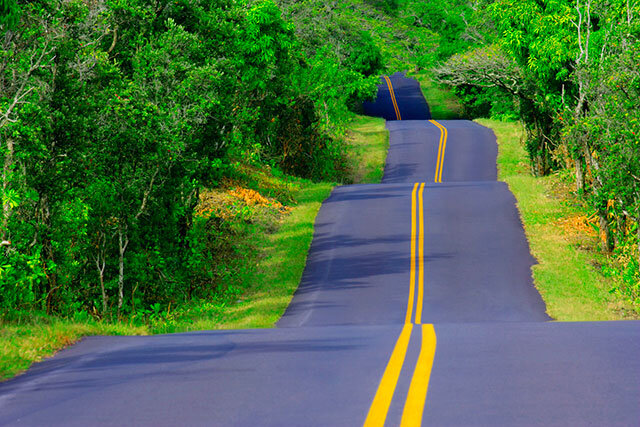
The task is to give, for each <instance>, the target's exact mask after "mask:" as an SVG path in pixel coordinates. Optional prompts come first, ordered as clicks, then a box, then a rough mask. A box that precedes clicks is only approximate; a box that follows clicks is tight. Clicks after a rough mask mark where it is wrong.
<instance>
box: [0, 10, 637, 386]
mask: <svg viewBox="0 0 640 427" xmlns="http://www.w3.org/2000/svg"><path fill="white" fill-rule="evenodd" d="M639 16H640V5H639V4H638V2H637V1H632V0H611V1H605V0H577V1H575V2H574V1H569V0H542V1H538V0H535V1H534V0H523V1H515V0H496V1H493V0H468V1H467V0H449V1H447V2H445V4H444V5H443V3H442V2H436V1H434V0H393V1H380V0H345V1H334V2H327V1H320V0H301V1H293V0H245V1H241V0H215V1H211V0H171V1H169V0H126V1H125V0H92V1H86V0H36V1H24V0H0V31H1V32H2V39H1V40H0V53H1V55H0V150H1V153H2V182H1V188H0V194H1V196H2V202H1V203H2V219H1V223H0V232H1V233H2V236H0V258H1V259H0V322H2V331H1V333H0V340H2V342H3V343H10V345H9V344H7V345H3V349H4V350H3V353H2V356H1V357H2V365H3V366H2V376H3V377H6V376H9V375H12V374H13V373H15V372H17V371H19V370H20V369H24V368H25V367H27V366H28V364H29V363H31V362H32V361H34V360H38V358H40V357H42V356H43V355H45V354H49V353H50V352H52V351H54V350H55V349H58V348H60V346H63V345H66V344H67V343H70V342H73V341H74V340H75V339H77V338H78V337H80V336H82V335H85V334H95V333H109V334H111V333H155V332H171V331H183V330H191V329H202V328H216V327H248V326H253V327H266V326H270V325H272V324H273V322H274V321H275V320H276V319H277V317H278V316H279V313H281V312H282V310H283V307H285V306H286V304H287V302H288V299H289V298H290V296H291V294H292V292H293V290H294V289H295V286H297V283H298V280H299V277H300V274H301V272H302V269H303V267H304V262H305V257H306V251H307V249H308V244H309V242H310V239H311V235H312V231H313V220H314V218H315V213H316V212H317V209H318V207H319V205H320V203H321V201H322V200H323V199H324V198H325V197H326V195H327V194H328V193H329V191H330V190H331V188H332V186H333V185H335V184H336V183H352V182H376V181H378V180H379V179H380V177H381V174H382V167H383V164H384V155H385V151H386V147H387V143H388V141H387V136H386V132H385V130H384V126H383V123H382V122H381V121H379V120H375V119H369V118H362V117H359V116H357V113H358V112H359V111H360V108H361V102H362V101H363V100H365V99H367V98H370V97H372V96H373V95H374V94H375V87H376V84H377V83H378V76H379V75H380V74H382V73H391V72H396V71H408V72H409V73H410V75H413V76H416V78H418V79H419V80H420V81H421V83H422V85H423V88H424V90H425V93H426V96H427V100H428V101H429V102H430V103H431V104H432V105H431V107H432V111H433V112H434V114H435V117H436V118H442V119H447V118H461V117H467V118H476V117H491V118H492V119H494V120H495V119H497V120H507V121H508V120H512V121H520V122H522V123H523V125H524V136H523V141H524V146H525V148H526V152H527V155H528V156H529V160H530V164H531V168H530V169H531V171H532V173H533V174H534V175H539V176H544V175H549V174H555V175H558V176H562V177H563V178H564V179H565V180H566V181H567V182H570V183H571V184H572V185H573V186H574V189H575V191H574V192H575V197H576V198H577V199H576V200H582V201H583V202H584V203H585V206H586V207H585V208H584V209H586V210H587V212H586V214H585V215H584V218H586V219H585V220H584V221H583V223H581V224H580V226H584V227H587V228H588V229H591V230H593V235H594V236H596V237H594V240H595V241H597V242H599V248H600V252H601V254H602V256H601V257H602V259H603V261H602V262H600V261H599V262H598V271H597V273H598V274H606V275H608V276H610V279H611V283H613V284H612V285H611V286H610V289H608V290H606V291H607V292H609V291H610V293H611V295H614V296H615V297H616V298H618V299H620V300H624V303H625V304H626V305H625V307H627V306H628V305H629V304H630V305H631V306H633V307H635V310H639V309H638V307H640V272H639V270H640V269H639V263H640V227H639V226H638V223H639V221H640V178H639V177H640V170H639V169H638V168H640V157H639V156H640V148H639V147H640V145H639V143H640V142H639V141H640V140H639V136H638V134H639V132H640V116H639V114H640V108H639V107H640V105H638V102H640V101H639V99H640V96H639V95H640V93H639V92H640V77H639V76H640V74H639V73H638V67H639V64H640V57H638V54H639V52H640V48H639V44H638V37H639V36H640V29H639V28H640V27H639V24H638V19H639V18H638V17H639ZM449 91H452V92H453V93H454V94H455V95H456V96H457V100H456V99H454V98H452V97H450V96H449ZM492 123H494V124H495V123H497V122H495V121H494V122H492ZM532 179H533V178H532ZM532 182H536V181H535V180H534V181H532ZM607 283H609V282H607ZM601 291H602V289H599V290H598V292H601ZM598 295H600V294H598ZM16 354H17V356H16Z"/></svg>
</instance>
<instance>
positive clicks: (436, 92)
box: [408, 71, 463, 120]
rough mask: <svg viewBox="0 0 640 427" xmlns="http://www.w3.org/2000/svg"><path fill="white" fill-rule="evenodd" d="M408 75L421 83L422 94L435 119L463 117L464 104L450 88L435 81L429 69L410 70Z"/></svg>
mask: <svg viewBox="0 0 640 427" xmlns="http://www.w3.org/2000/svg"><path fill="white" fill-rule="evenodd" d="M408 77H411V78H413V79H416V80H417V81H418V83H420V88H421V89H422V94H423V95H424V98H425V99H426V100H427V103H428V104H429V110H430V111H431V116H432V117H433V118H434V120H455V119H461V118H462V117H463V108H462V104H460V101H459V100H458V98H456V97H455V96H454V95H452V94H451V92H450V91H449V90H447V89H446V88H444V87H442V86H440V85H439V84H438V83H436V82H435V81H433V78H432V77H431V75H430V74H429V73H428V72H427V71H420V72H410V73H408Z"/></svg>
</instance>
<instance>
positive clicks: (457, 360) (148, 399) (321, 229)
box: [0, 75, 640, 426]
mask: <svg viewBox="0 0 640 427" xmlns="http://www.w3.org/2000/svg"><path fill="white" fill-rule="evenodd" d="M392 91H393V97H394V98H395V102H393V100H392V99H391V93H392ZM373 104H378V105H369V106H365V108H368V109H369V111H370V112H376V111H377V112H379V113H380V114H379V115H382V116H383V117H384V115H385V114H393V117H395V119H393V118H392V119H390V120H394V121H389V122H388V123H387V126H388V128H389V130H390V132H391V147H390V151H389V157H388V161H387V166H386V169H385V176H384V180H383V184H382V185H356V186H347V187H338V188H336V189H335V190H334V191H333V193H332V194H331V196H330V197H329V198H328V199H327V200H326V201H325V203H324V204H323V206H322V208H321V210H320V213H319V215H318V218H317V222H316V231H315V237H314V240H313V243H312V247H311V251H310V252H309V257H308V262H307V267H306V269H305V273H304V277H303V280H302V283H301V284H300V287H299V289H298V291H297V293H296V295H295V296H294V298H293V300H292V302H291V305H290V306H289V308H288V309H287V311H286V313H285V315H284V316H283V317H282V319H281V320H280V322H279V324H278V326H280V327H279V328H277V329H271V330H244V331H206V332H198V333H186V334H171V335H160V336H151V337H90V338H88V339H85V340H83V341H82V342H81V343H79V344H77V345H75V346H72V347H70V348H69V349H67V350H64V351H62V352H60V353H59V354H58V355H56V356H55V357H53V358H51V359H49V360H46V361H44V362H42V363H39V364H36V365H34V366H33V367H32V368H31V369H30V370H29V371H28V372H27V373H26V374H25V375H23V376H21V377H18V378H16V379H14V380H11V381H8V382H6V383H2V384H0V425H20V426H25V425H26V426H39V425H60V426H75V425H82V426H85V425H122V424H132V425H154V426H162V425H225V426H226V425H233V426H255V425H261V426H289V425H305V426H313V425H317V426H326V425H331V426H353V425H359V424H362V422H363V421H364V422H365V423H366V424H367V425H370V426H373V425H384V423H385V422H386V423H387V424H388V425H406V426H409V425H420V424H421V423H424V424H427V425H486V426H495V425H607V426H609V425H620V426H623V425H638V421H639V420H640V405H638V402H639V401H640V387H638V384H639V383H638V378H640V357H638V355H639V354H640V322H600V323H579V322H577V323H556V322H547V321H546V320H548V317H547V316H546V314H545V310H544V303H543V301H542V299H541V298H540V295H539V294H538V293H537V291H536V290H535V288H534V286H533V283H532V280H531V272H530V267H531V265H532V264H533V263H534V262H535V261H534V259H533V258H532V257H531V255H530V253H529V248H528V244H527V241H526V238H525V236H524V232H523V229H522V224H521V222H520V218H519V215H518V211H517V208H516V205H515V199H514V197H513V195H512V194H511V192H510V191H509V189H508V187H507V186H506V184H504V183H500V182H497V181H496V166H495V157H496V143H495V137H494V136H493V134H492V133H491V131H489V130H487V129H485V128H483V127H481V126H479V125H477V124H474V123H472V122H465V121H460V122H446V121H442V122H440V121H439V122H434V121H428V119H430V116H429V114H428V107H426V101H424V98H422V95H421V94H420V91H419V87H418V86H417V82H415V81H412V80H410V79H406V78H405V77H403V76H402V75H393V76H390V77H389V78H388V79H384V82H383V84H382V85H381V87H380V91H379V96H378V101H377V103H373ZM394 104H396V105H395V106H394ZM425 108H426V109H425ZM398 119H401V120H398ZM407 119H419V120H408V121H407ZM293 326H296V327H293ZM367 414H368V415H367Z"/></svg>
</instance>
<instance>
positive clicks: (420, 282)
mask: <svg viewBox="0 0 640 427" xmlns="http://www.w3.org/2000/svg"><path fill="white" fill-rule="evenodd" d="M423 191H424V182H423V183H422V185H420V191H419V192H418V229H419V232H418V301H417V302H416V324H418V325H419V324H420V323H422V300H423V298H424V198H423V196H422V193H423ZM411 283H412V284H413V282H411Z"/></svg>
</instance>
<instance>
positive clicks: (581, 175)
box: [575, 155, 584, 191]
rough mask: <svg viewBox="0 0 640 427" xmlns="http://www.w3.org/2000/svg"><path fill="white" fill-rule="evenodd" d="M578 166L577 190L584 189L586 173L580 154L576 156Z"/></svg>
mask: <svg viewBox="0 0 640 427" xmlns="http://www.w3.org/2000/svg"><path fill="white" fill-rule="evenodd" d="M575 166H576V191H584V173H583V171H582V159H581V158H580V156H578V155H576V157H575Z"/></svg>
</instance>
